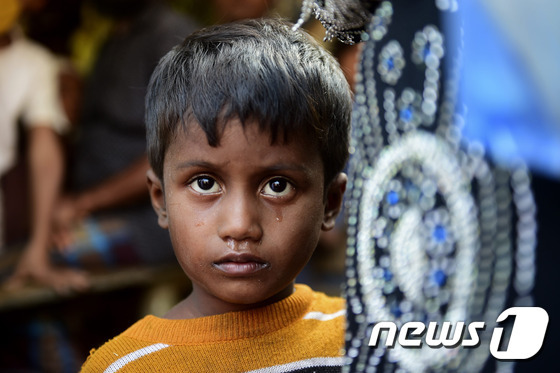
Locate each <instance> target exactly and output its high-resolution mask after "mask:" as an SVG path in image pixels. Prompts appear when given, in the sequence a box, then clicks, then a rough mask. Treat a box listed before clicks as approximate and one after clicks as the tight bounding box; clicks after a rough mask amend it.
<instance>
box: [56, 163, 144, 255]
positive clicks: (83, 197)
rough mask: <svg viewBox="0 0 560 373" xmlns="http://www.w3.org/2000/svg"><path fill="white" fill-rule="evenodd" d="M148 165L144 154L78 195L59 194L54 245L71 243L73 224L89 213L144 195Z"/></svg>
mask: <svg viewBox="0 0 560 373" xmlns="http://www.w3.org/2000/svg"><path fill="white" fill-rule="evenodd" d="M148 168H149V163H148V156H147V155H144V156H143V157H141V158H140V159H138V160H137V161H136V162H134V163H133V164H131V165H130V166H129V167H128V168H126V169H124V170H122V171H121V172H119V173H117V174H116V175H114V176H113V177H111V178H109V179H107V180H105V181H103V182H102V183H100V184H98V185H96V186H94V187H92V188H89V189H87V190H85V191H83V192H81V193H79V194H77V195H74V196H64V197H63V198H61V199H60V201H59V203H58V204H57V206H56V209H55V216H54V222H55V232H56V234H55V244H56V246H57V247H58V248H59V249H61V250H64V249H65V248H67V247H68V246H69V245H70V244H71V243H72V234H71V229H72V227H73V226H74V225H75V224H76V222H78V221H80V220H82V219H84V218H85V217H87V216H88V215H89V214H91V213H93V212H96V211H100V210H104V209H110V208H114V207H120V206H125V205H127V204H130V203H134V202H137V201H139V200H142V199H147V198H148V189H147V188H146V172H147V171H148Z"/></svg>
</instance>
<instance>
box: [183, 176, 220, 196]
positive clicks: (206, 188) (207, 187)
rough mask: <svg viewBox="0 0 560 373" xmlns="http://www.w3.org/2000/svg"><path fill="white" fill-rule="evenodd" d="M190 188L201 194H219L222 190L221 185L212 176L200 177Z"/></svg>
mask: <svg viewBox="0 0 560 373" xmlns="http://www.w3.org/2000/svg"><path fill="white" fill-rule="evenodd" d="M189 186H190V187H191V188H192V189H193V190H194V191H195V192H197V193H200V194H213V193H219V192H220V191H221V190H222V188H221V187H220V184H218V182H217V181H216V180H214V179H213V178H211V177H210V176H200V177H197V178H196V179H194V180H193V181H192V182H191V183H190V184H189Z"/></svg>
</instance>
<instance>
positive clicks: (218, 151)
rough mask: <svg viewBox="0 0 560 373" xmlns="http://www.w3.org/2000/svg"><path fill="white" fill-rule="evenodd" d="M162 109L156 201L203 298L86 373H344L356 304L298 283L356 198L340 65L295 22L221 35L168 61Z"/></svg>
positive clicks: (124, 342) (152, 123)
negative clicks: (347, 167)
mask: <svg viewBox="0 0 560 373" xmlns="http://www.w3.org/2000/svg"><path fill="white" fill-rule="evenodd" d="M146 104H147V107H146V113H147V114H146V122H147V131H148V134H147V137H148V154H149V158H150V164H151V169H150V171H148V187H149V190H150V195H151V198H152V204H153V206H154V209H155V211H156V213H157V215H158V222H159V225H160V226H161V227H162V228H165V229H168V230H169V234H170V236H171V241H172V244H173V247H174V251H175V255H176V256H177V260H178V261H179V263H180V265H181V266H182V268H183V270H184V271H185V273H186V274H187V276H188V277H189V278H190V279H191V281H192V289H193V290H192V293H191V294H190V295H189V296H188V297H187V298H186V299H184V300H183V301H181V302H180V303H179V304H177V305H176V306H175V307H174V308H172V309H171V310H170V311H169V312H168V313H167V314H166V315H165V316H164V317H163V318H158V317H155V316H147V317H145V318H144V319H142V320H140V321H139V322H137V323H136V324H135V325H133V326H132V327H130V328H129V329H128V330H126V331H125V332H124V333H123V334H121V335H119V336H118V337H116V338H115V339H113V340H111V341H109V342H108V343H106V344H105V345H104V346H102V347H101V348H100V349H99V350H97V351H95V353H93V354H92V355H91V356H90V357H89V359H88V360H87V361H86V363H85V365H84V366H83V371H84V372H100V371H105V372H116V371H119V372H133V371H134V372H136V371H138V372H147V371H162V372H242V371H253V370H258V371H275V372H291V371H298V372H303V371H314V372H331V371H338V370H340V367H341V366H342V364H343V358H342V355H341V349H342V347H343V344H344V312H345V311H344V310H345V306H344V303H343V300H342V299H340V298H330V297H327V296H326V295H324V294H322V293H315V292H313V291H312V290H311V289H310V288H308V287H307V286H304V285H294V279H295V277H296V275H297V274H298V273H299V272H300V271H301V269H302V268H303V267H304V266H305V264H306V263H307V261H308V260H309V258H310V257H311V254H312V253H313V250H314V249H315V246H316V245H317V241H318V238H319V234H320V232H321V230H328V229H331V228H332V227H333V226H334V223H335V218H336V215H337V213H338V212H339V210H340V207H341V201H342V196H343V193H344V190H345V187H346V175H344V174H343V173H341V170H342V168H343V166H344V164H345V162H346V159H347V156H348V129H349V122H350V112H351V96H350V89H349V87H348V84H347V83H346V80H345V78H344V75H343V74H342V72H341V71H340V69H339V67H338V65H337V63H336V62H335V61H334V59H333V58H332V57H331V56H330V55H329V54H327V53H326V52H325V51H323V50H322V49H321V48H320V47H319V46H318V45H317V44H316V43H314V42H313V41H311V38H310V37H309V36H308V35H306V34H304V33H303V32H301V31H292V29H291V26H290V25H287V24H284V23H282V22H281V21H276V20H251V21H244V22H241V23H232V24H227V25H221V26H213V27H210V28H207V29H204V30H202V31H199V32H197V33H195V34H192V35H191V36H189V37H187V39H186V40H185V41H184V42H183V43H182V44H181V45H179V46H177V47H175V48H174V49H173V50H172V51H171V52H169V53H168V54H167V55H166V56H165V57H164V58H163V59H162V60H161V61H160V63H159V65H158V67H157V68H156V70H155V72H154V74H153V76H152V79H151V82H150V86H149V88H148V94H147V98H146Z"/></svg>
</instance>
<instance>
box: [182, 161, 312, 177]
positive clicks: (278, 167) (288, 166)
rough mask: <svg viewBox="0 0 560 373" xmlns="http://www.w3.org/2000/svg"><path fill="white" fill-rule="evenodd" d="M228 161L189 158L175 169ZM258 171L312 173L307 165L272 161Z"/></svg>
mask: <svg viewBox="0 0 560 373" xmlns="http://www.w3.org/2000/svg"><path fill="white" fill-rule="evenodd" d="M228 163H229V161H226V162H224V164H223V165H217V164H214V163H210V162H207V161H202V160H191V161H186V162H182V163H179V164H178V165H177V166H176V167H175V169H176V170H181V169H185V168H192V167H196V168H209V169H218V168H222V167H226V166H227V164H228ZM258 171H259V172H274V171H295V172H302V173H304V174H306V175H312V174H313V170H312V169H311V168H309V167H306V166H304V165H302V164H299V163H274V164H271V165H269V166H263V167H261V168H259V169H258Z"/></svg>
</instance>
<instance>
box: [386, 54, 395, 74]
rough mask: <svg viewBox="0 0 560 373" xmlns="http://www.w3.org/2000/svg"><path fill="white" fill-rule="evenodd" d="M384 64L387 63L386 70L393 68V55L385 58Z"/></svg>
mask: <svg viewBox="0 0 560 373" xmlns="http://www.w3.org/2000/svg"><path fill="white" fill-rule="evenodd" d="M385 65H387V70H389V71H391V70H393V69H394V68H395V61H394V60H393V57H389V58H387V60H386V61H385Z"/></svg>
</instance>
